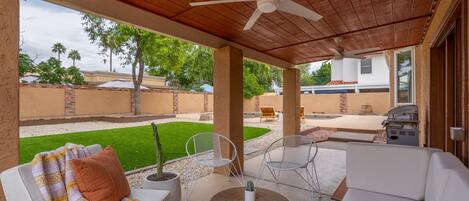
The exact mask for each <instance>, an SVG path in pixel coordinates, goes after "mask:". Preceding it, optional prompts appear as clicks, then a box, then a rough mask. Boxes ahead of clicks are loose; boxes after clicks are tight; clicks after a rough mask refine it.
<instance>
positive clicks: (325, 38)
mask: <svg viewBox="0 0 469 201" xmlns="http://www.w3.org/2000/svg"><path fill="white" fill-rule="evenodd" d="M430 16H431V14H426V15H422V16H417V17H411V18H408V19H404V20H399V21H395V22H390V23H386V24H381V25H376V26H372V27H367V28H363V29H357V30H355V31H349V32H345V33H340V34H335V35H331V36H325V37H322V38H317V39H312V40H308V41H303V42H298V43H294V44H289V45H285V46H281V47H276V48H272V49H268V50H264V51H265V52H269V51H274V50H278V49H283V48H289V47H293V46H297V45H302V44H305V43H310V42H315V41H320V40H328V39H333V38H336V37H340V36H345V35H348V34H353V33H357V32H361V31H366V30H370V29H377V28H381V27H385V26H389V25H394V24H399V23H403V22H409V21H413V20H418V19H422V18H427V17H430Z"/></svg>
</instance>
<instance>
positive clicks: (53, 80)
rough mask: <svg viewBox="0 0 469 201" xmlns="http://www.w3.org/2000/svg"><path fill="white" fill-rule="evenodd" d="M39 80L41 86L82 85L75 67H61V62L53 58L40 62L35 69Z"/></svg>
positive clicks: (81, 78)
mask: <svg viewBox="0 0 469 201" xmlns="http://www.w3.org/2000/svg"><path fill="white" fill-rule="evenodd" d="M35 72H37V74H38V76H39V78H38V82H39V83H43V84H64V83H67V84H84V83H85V82H84V78H83V75H82V74H81V73H80V69H78V68H77V67H75V66H71V67H69V68H65V67H62V62H60V61H59V60H58V59H56V58H54V57H50V58H49V59H47V60H46V61H42V62H40V63H39V64H38V65H37V66H36V67H35Z"/></svg>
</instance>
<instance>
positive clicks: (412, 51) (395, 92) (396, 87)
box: [393, 47, 416, 106]
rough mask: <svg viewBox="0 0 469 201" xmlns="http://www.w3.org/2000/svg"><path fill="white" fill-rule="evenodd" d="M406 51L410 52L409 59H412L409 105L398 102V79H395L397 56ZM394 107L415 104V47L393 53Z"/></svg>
mask: <svg viewBox="0 0 469 201" xmlns="http://www.w3.org/2000/svg"><path fill="white" fill-rule="evenodd" d="M407 51H410V54H411V58H412V67H411V68H412V74H411V76H412V88H411V90H412V91H411V93H412V100H411V102H409V103H399V102H398V96H397V95H398V94H397V92H398V87H399V83H398V79H397V54H399V53H402V52H407ZM393 71H394V75H393V76H394V78H393V79H394V86H393V87H394V105H396V106H399V105H412V104H416V100H415V99H416V97H415V95H416V93H415V47H406V48H402V49H399V50H396V51H394V70H393Z"/></svg>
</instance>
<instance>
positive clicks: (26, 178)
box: [1, 144, 169, 201]
mask: <svg viewBox="0 0 469 201" xmlns="http://www.w3.org/2000/svg"><path fill="white" fill-rule="evenodd" d="M87 148H88V150H90V152H91V154H92V155H95V154H97V153H98V152H100V151H102V147H101V145H99V144H95V145H91V146H88V147H87ZM1 181H2V187H3V191H4V192H5V197H6V200H7V201H44V199H43V198H42V195H41V193H40V192H39V189H38V187H37V186H36V182H35V181H34V178H33V175H32V169H31V164H30V163H26V164H23V165H19V166H16V167H13V168H10V169H8V170H5V171H4V172H2V173H1ZM129 198H131V199H137V200H138V201H169V191H163V190H148V189H131V193H130V195H129Z"/></svg>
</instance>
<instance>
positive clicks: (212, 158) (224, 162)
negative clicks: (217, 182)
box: [186, 132, 244, 200]
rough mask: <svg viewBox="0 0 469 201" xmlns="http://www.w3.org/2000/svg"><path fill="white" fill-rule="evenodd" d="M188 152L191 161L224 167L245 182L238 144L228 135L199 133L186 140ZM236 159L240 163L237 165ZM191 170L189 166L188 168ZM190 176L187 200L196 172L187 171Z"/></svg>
mask: <svg viewBox="0 0 469 201" xmlns="http://www.w3.org/2000/svg"><path fill="white" fill-rule="evenodd" d="M231 150H232V154H231V155H230V156H226V155H225V156H224V155H223V153H229V152H230V151H231ZM186 153H187V156H188V157H189V159H190V160H191V161H194V162H195V163H197V164H199V165H201V166H204V167H209V168H221V167H223V168H224V171H225V173H226V174H227V175H228V174H229V175H233V176H234V177H235V178H236V180H237V181H238V182H239V183H240V185H241V186H244V184H243V181H244V180H243V177H244V176H243V173H242V171H241V163H240V161H239V157H238V153H237V151H236V146H235V145H234V143H233V142H231V140H229V139H228V138H227V137H225V136H223V135H220V134H218V133H211V132H205V133H198V134H196V135H193V136H192V137H190V138H189V139H188V140H187V142H186ZM235 160H236V162H237V163H238V165H237V166H236V165H235ZM186 170H187V171H189V168H186ZM186 175H187V176H188V180H187V181H188V183H187V184H186V200H189V195H190V192H191V190H192V182H193V180H194V174H190V172H186Z"/></svg>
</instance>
